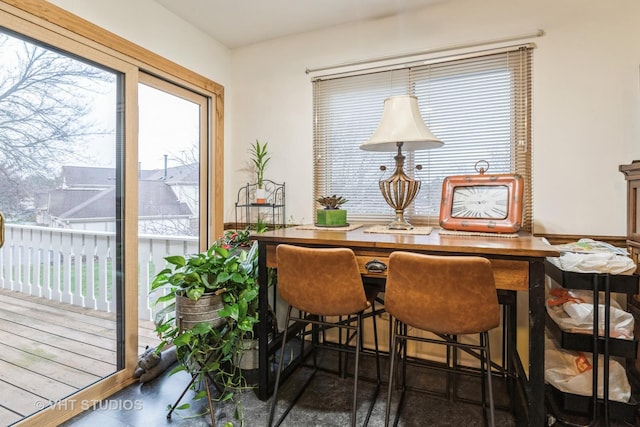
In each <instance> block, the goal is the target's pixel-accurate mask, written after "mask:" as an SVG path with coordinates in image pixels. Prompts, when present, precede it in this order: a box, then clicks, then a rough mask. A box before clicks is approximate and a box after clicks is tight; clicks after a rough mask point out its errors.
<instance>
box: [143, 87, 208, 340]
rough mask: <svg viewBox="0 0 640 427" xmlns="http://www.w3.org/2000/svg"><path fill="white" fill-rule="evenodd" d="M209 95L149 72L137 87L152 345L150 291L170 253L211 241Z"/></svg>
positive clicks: (147, 332)
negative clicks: (208, 215) (208, 211)
mask: <svg viewBox="0 0 640 427" xmlns="http://www.w3.org/2000/svg"><path fill="white" fill-rule="evenodd" d="M207 152H208V150H207V98H206V97H204V96H202V95H199V94H197V93H195V92H193V91H190V90H186V89H184V88H181V87H179V86H177V85H175V84H171V83H169V82H167V81H166V80H161V79H158V78H155V77H152V76H150V75H147V74H142V75H141V76H140V84H139V85H138V165H139V171H138V188H139V192H138V200H139V203H138V248H139V250H138V263H139V265H140V275H139V276H140V286H139V299H138V302H139V306H138V314H139V318H140V323H139V334H138V335H139V339H140V343H141V344H144V345H149V346H153V345H154V344H155V343H157V336H156V334H155V332H154V331H153V329H154V325H153V323H152V320H153V318H154V314H155V312H156V311H157V310H158V309H159V308H160V307H156V306H155V305H154V300H155V299H156V298H157V297H158V295H157V293H156V295H154V296H150V295H149V291H150V286H151V281H152V280H153V276H154V275H155V274H156V273H157V272H159V271H160V270H162V269H163V268H164V267H165V264H166V262H165V261H164V258H165V257H166V256H168V255H184V254H193V253H197V252H199V251H200V250H201V249H202V248H203V247H204V246H203V245H205V244H206V241H207V239H206V228H205V227H203V224H202V223H203V221H201V219H202V217H206V209H203V208H205V207H206V206H207V203H206V201H207V197H206V194H207V192H206V188H207V174H206V164H207V162H206V158H207Z"/></svg>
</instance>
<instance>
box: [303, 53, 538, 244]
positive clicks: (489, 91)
mask: <svg viewBox="0 0 640 427" xmlns="http://www.w3.org/2000/svg"><path fill="white" fill-rule="evenodd" d="M531 67H532V46H530V45H527V46H518V47H512V48H506V49H501V50H499V51H489V52H482V53H476V54H467V55H464V56H456V57H448V58H440V59H433V60H421V61H419V63H414V64H413V65H406V64H402V65H398V66H397V67H385V68H384V69H381V70H378V69H370V70H368V71H363V72H355V73H349V74H334V75H328V76H318V77H315V78H314V79H313V88H314V184H315V188H314V195H315V197H314V199H315V198H317V197H320V196H322V195H332V194H336V195H339V196H342V197H345V198H346V199H348V200H349V202H348V203H347V204H345V205H344V207H345V208H346V209H347V210H348V212H349V213H348V215H349V220H350V221H376V222H387V221H388V220H390V219H391V218H392V217H393V213H394V212H393V210H392V208H391V207H390V206H389V205H387V203H386V202H385V201H384V198H383V197H382V195H381V193H380V190H379V187H378V181H380V180H381V179H386V178H388V177H389V175H390V174H392V173H393V170H394V169H395V163H394V159H393V157H394V155H395V153H390V152H383V153H380V152H370V151H363V150H360V149H359V147H360V145H361V144H362V143H364V142H365V141H367V140H368V139H369V137H370V136H371V135H372V134H373V133H374V131H375V130H376V128H377V126H378V123H379V122H380V118H381V117H382V111H383V107H384V100H385V99H386V98H387V97H390V96H394V95H404V94H412V95H415V96H416V97H417V98H418V103H419V106H420V111H421V113H422V117H423V118H424V120H425V122H426V124H427V126H428V127H429V129H430V130H431V131H432V132H433V134H434V135H435V136H436V137H438V138H439V139H441V140H442V141H443V142H444V146H442V147H440V148H435V149H431V150H423V151H416V152H404V154H405V155H406V156H407V158H406V160H405V172H406V173H407V174H408V175H410V176H412V177H413V178H415V179H418V180H420V181H421V182H422V187H421V190H420V193H419V194H418V196H417V197H416V199H415V201H414V202H413V203H412V204H411V206H409V208H408V209H407V210H405V216H406V217H407V218H408V219H409V221H411V222H412V223H413V224H426V225H437V222H438V216H439V211H440V199H441V190H442V181H443V179H444V178H445V177H446V176H451V175H466V174H471V175H475V174H477V173H478V172H477V170H476V164H477V162H478V161H481V160H483V161H486V162H488V163H489V169H488V170H487V173H489V174H512V173H517V174H520V175H521V176H522V177H523V178H524V180H525V197H524V199H525V200H524V215H523V216H524V218H523V227H522V228H523V230H526V231H531V230H532V223H533V219H532V215H531V213H532V205H531V201H532V188H531V134H530V129H531V126H530V122H531V84H532V82H531ZM383 165H384V166H386V171H381V168H380V166H383ZM418 165H420V166H421V167H422V169H420V170H418V168H417V166H418ZM314 208H315V206H314Z"/></svg>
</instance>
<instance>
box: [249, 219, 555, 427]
mask: <svg viewBox="0 0 640 427" xmlns="http://www.w3.org/2000/svg"><path fill="white" fill-rule="evenodd" d="M367 227H368V226H367V225H364V226H362V227H360V228H358V229H355V230H352V231H335V229H332V230H303V229H298V228H284V229H279V230H274V231H269V232H266V233H261V234H255V235H252V238H253V239H255V240H257V241H258V246H259V255H258V265H259V267H258V268H259V274H258V276H259V277H258V280H259V282H260V296H259V306H260V308H259V310H260V319H266V318H268V306H269V289H267V267H274V268H277V265H278V263H277V259H276V246H277V245H279V244H281V243H287V244H292V245H299V246H307V247H318V248H319V247H347V248H351V249H353V251H354V252H355V254H356V257H357V259H358V263H359V264H360V268H361V271H362V274H363V276H364V277H367V278H379V279H384V277H385V275H386V272H381V273H378V272H372V271H368V270H367V268H366V267H365V264H366V263H368V262H369V261H372V260H374V259H376V260H379V261H382V262H383V263H384V264H386V265H388V257H389V254H390V253H391V252H393V251H409V252H416V253H426V254H437V255H478V256H484V257H486V258H488V259H490V261H491V263H492V265H493V267H494V275H495V278H496V287H497V288H499V289H501V290H507V291H512V292H527V293H528V295H529V342H528V350H529V358H528V360H529V362H528V369H527V370H525V369H524V367H523V366H522V362H521V357H520V355H519V354H518V353H517V349H516V340H517V337H516V332H515V331H513V334H512V335H513V336H512V338H509V339H510V340H513V341H512V342H511V343H509V345H510V346H511V348H512V349H514V353H515V355H514V359H515V360H514V361H513V362H514V365H515V366H513V367H512V368H513V369H515V376H516V378H517V379H518V380H519V381H518V382H517V392H516V393H515V395H514V403H515V411H516V417H517V418H518V421H519V423H518V424H519V425H521V424H523V422H524V424H526V425H529V426H535V427H539V426H542V425H546V413H545V405H544V324H545V308H544V283H545V270H544V260H545V258H546V257H555V256H559V255H560V254H559V253H558V252H557V251H556V250H555V248H553V247H552V246H550V245H547V244H545V243H544V242H543V241H542V240H541V239H540V238H537V237H533V236H531V235H529V234H525V233H521V234H519V236H518V237H516V238H501V237H471V236H452V235H440V233H439V232H438V229H437V228H436V229H434V230H433V231H432V232H431V233H430V234H429V235H417V234H415V235H414V234H387V233H367V232H366V230H367ZM512 321H514V320H513V319H512ZM258 339H259V373H258V375H259V379H258V390H257V393H258V397H259V398H260V399H261V400H267V399H268V398H269V396H271V394H272V392H273V382H274V376H273V374H272V372H271V370H270V368H269V366H270V364H269V359H270V358H271V357H272V356H273V354H274V353H275V351H276V349H278V348H279V346H280V344H279V343H280V339H279V337H278V338H276V339H274V340H272V341H269V325H268V324H267V322H260V323H259V324H258ZM527 372H528V375H527Z"/></svg>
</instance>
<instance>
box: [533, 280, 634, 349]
mask: <svg viewBox="0 0 640 427" xmlns="http://www.w3.org/2000/svg"><path fill="white" fill-rule="evenodd" d="M598 299H599V301H602V302H603V301H604V294H602V293H601V294H600V296H599V297H598ZM546 307H547V313H549V317H551V319H553V321H554V322H556V324H557V325H558V326H559V327H560V329H562V330H563V331H565V332H571V333H585V334H592V333H593V292H592V291H584V290H577V289H563V288H552V289H551V290H549V295H548V296H547V302H546ZM609 312H610V316H611V317H610V322H609V336H610V337H611V338H618V339H627V340H631V339H633V326H634V320H633V315H632V314H631V313H628V312H626V311H624V310H622V308H621V307H620V305H619V304H618V303H617V302H616V301H615V300H613V299H611V304H610V311H609ZM604 314H605V305H604V304H598V335H599V336H604V320H605V319H604Z"/></svg>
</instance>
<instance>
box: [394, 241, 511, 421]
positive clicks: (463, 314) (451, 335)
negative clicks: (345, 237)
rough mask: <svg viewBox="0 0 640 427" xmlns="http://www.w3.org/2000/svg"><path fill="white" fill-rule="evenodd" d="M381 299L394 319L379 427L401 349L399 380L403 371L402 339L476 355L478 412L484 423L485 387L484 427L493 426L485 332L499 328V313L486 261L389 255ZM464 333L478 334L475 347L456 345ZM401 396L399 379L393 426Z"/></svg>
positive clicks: (402, 390) (463, 344)
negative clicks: (479, 375)
mask: <svg viewBox="0 0 640 427" xmlns="http://www.w3.org/2000/svg"><path fill="white" fill-rule="evenodd" d="M384 300H385V309H386V311H387V312H388V313H389V314H390V315H391V316H392V317H393V319H394V322H393V324H394V326H393V328H392V331H391V343H392V344H391V345H392V347H391V362H390V368H389V393H388V395H387V405H386V411H385V426H388V425H389V418H390V412H391V393H392V391H393V380H394V377H395V375H394V373H395V369H396V364H397V360H396V359H397V354H399V353H400V351H401V348H403V349H404V350H403V356H404V357H403V358H402V363H403V376H404V375H405V374H404V373H405V372H406V370H405V369H406V368H405V367H406V365H405V363H406V341H407V340H414V341H420V342H428V343H435V344H443V345H447V346H449V347H451V346H453V347H456V348H462V349H465V350H467V351H469V350H472V351H477V352H479V353H480V368H481V371H482V401H483V413H484V415H485V419H486V415H487V414H486V391H485V388H488V394H489V425H491V426H494V425H495V414H494V404H493V389H492V384H491V352H490V348H489V333H488V331H489V330H490V329H493V328H495V327H497V326H498V325H499V324H500V308H499V306H498V296H497V292H496V286H495V282H494V277H493V270H492V268H491V263H490V262H489V260H488V259H486V258H482V257H476V256H434V255H423V254H416V253H410V252H393V253H392V254H391V255H390V256H389V270H388V276H387V286H386V290H385V299H384ZM407 326H409V327H412V328H414V329H419V330H422V331H427V332H432V333H433V334H435V338H423V337H420V336H416V335H410V334H409V333H408V328H407ZM467 334H479V335H480V343H479V345H476V344H466V343H461V342H459V341H458V340H457V336H458V335H467ZM485 374H486V375H485ZM485 376H486V384H485V380H484V379H485ZM486 386H488V387H486ZM405 391H406V383H405V377H403V380H402V384H401V392H402V395H401V397H400V401H399V402H398V407H397V410H396V415H395V419H394V425H396V424H397V422H398V418H399V415H400V411H401V410H402V403H403V400H404V393H405Z"/></svg>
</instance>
